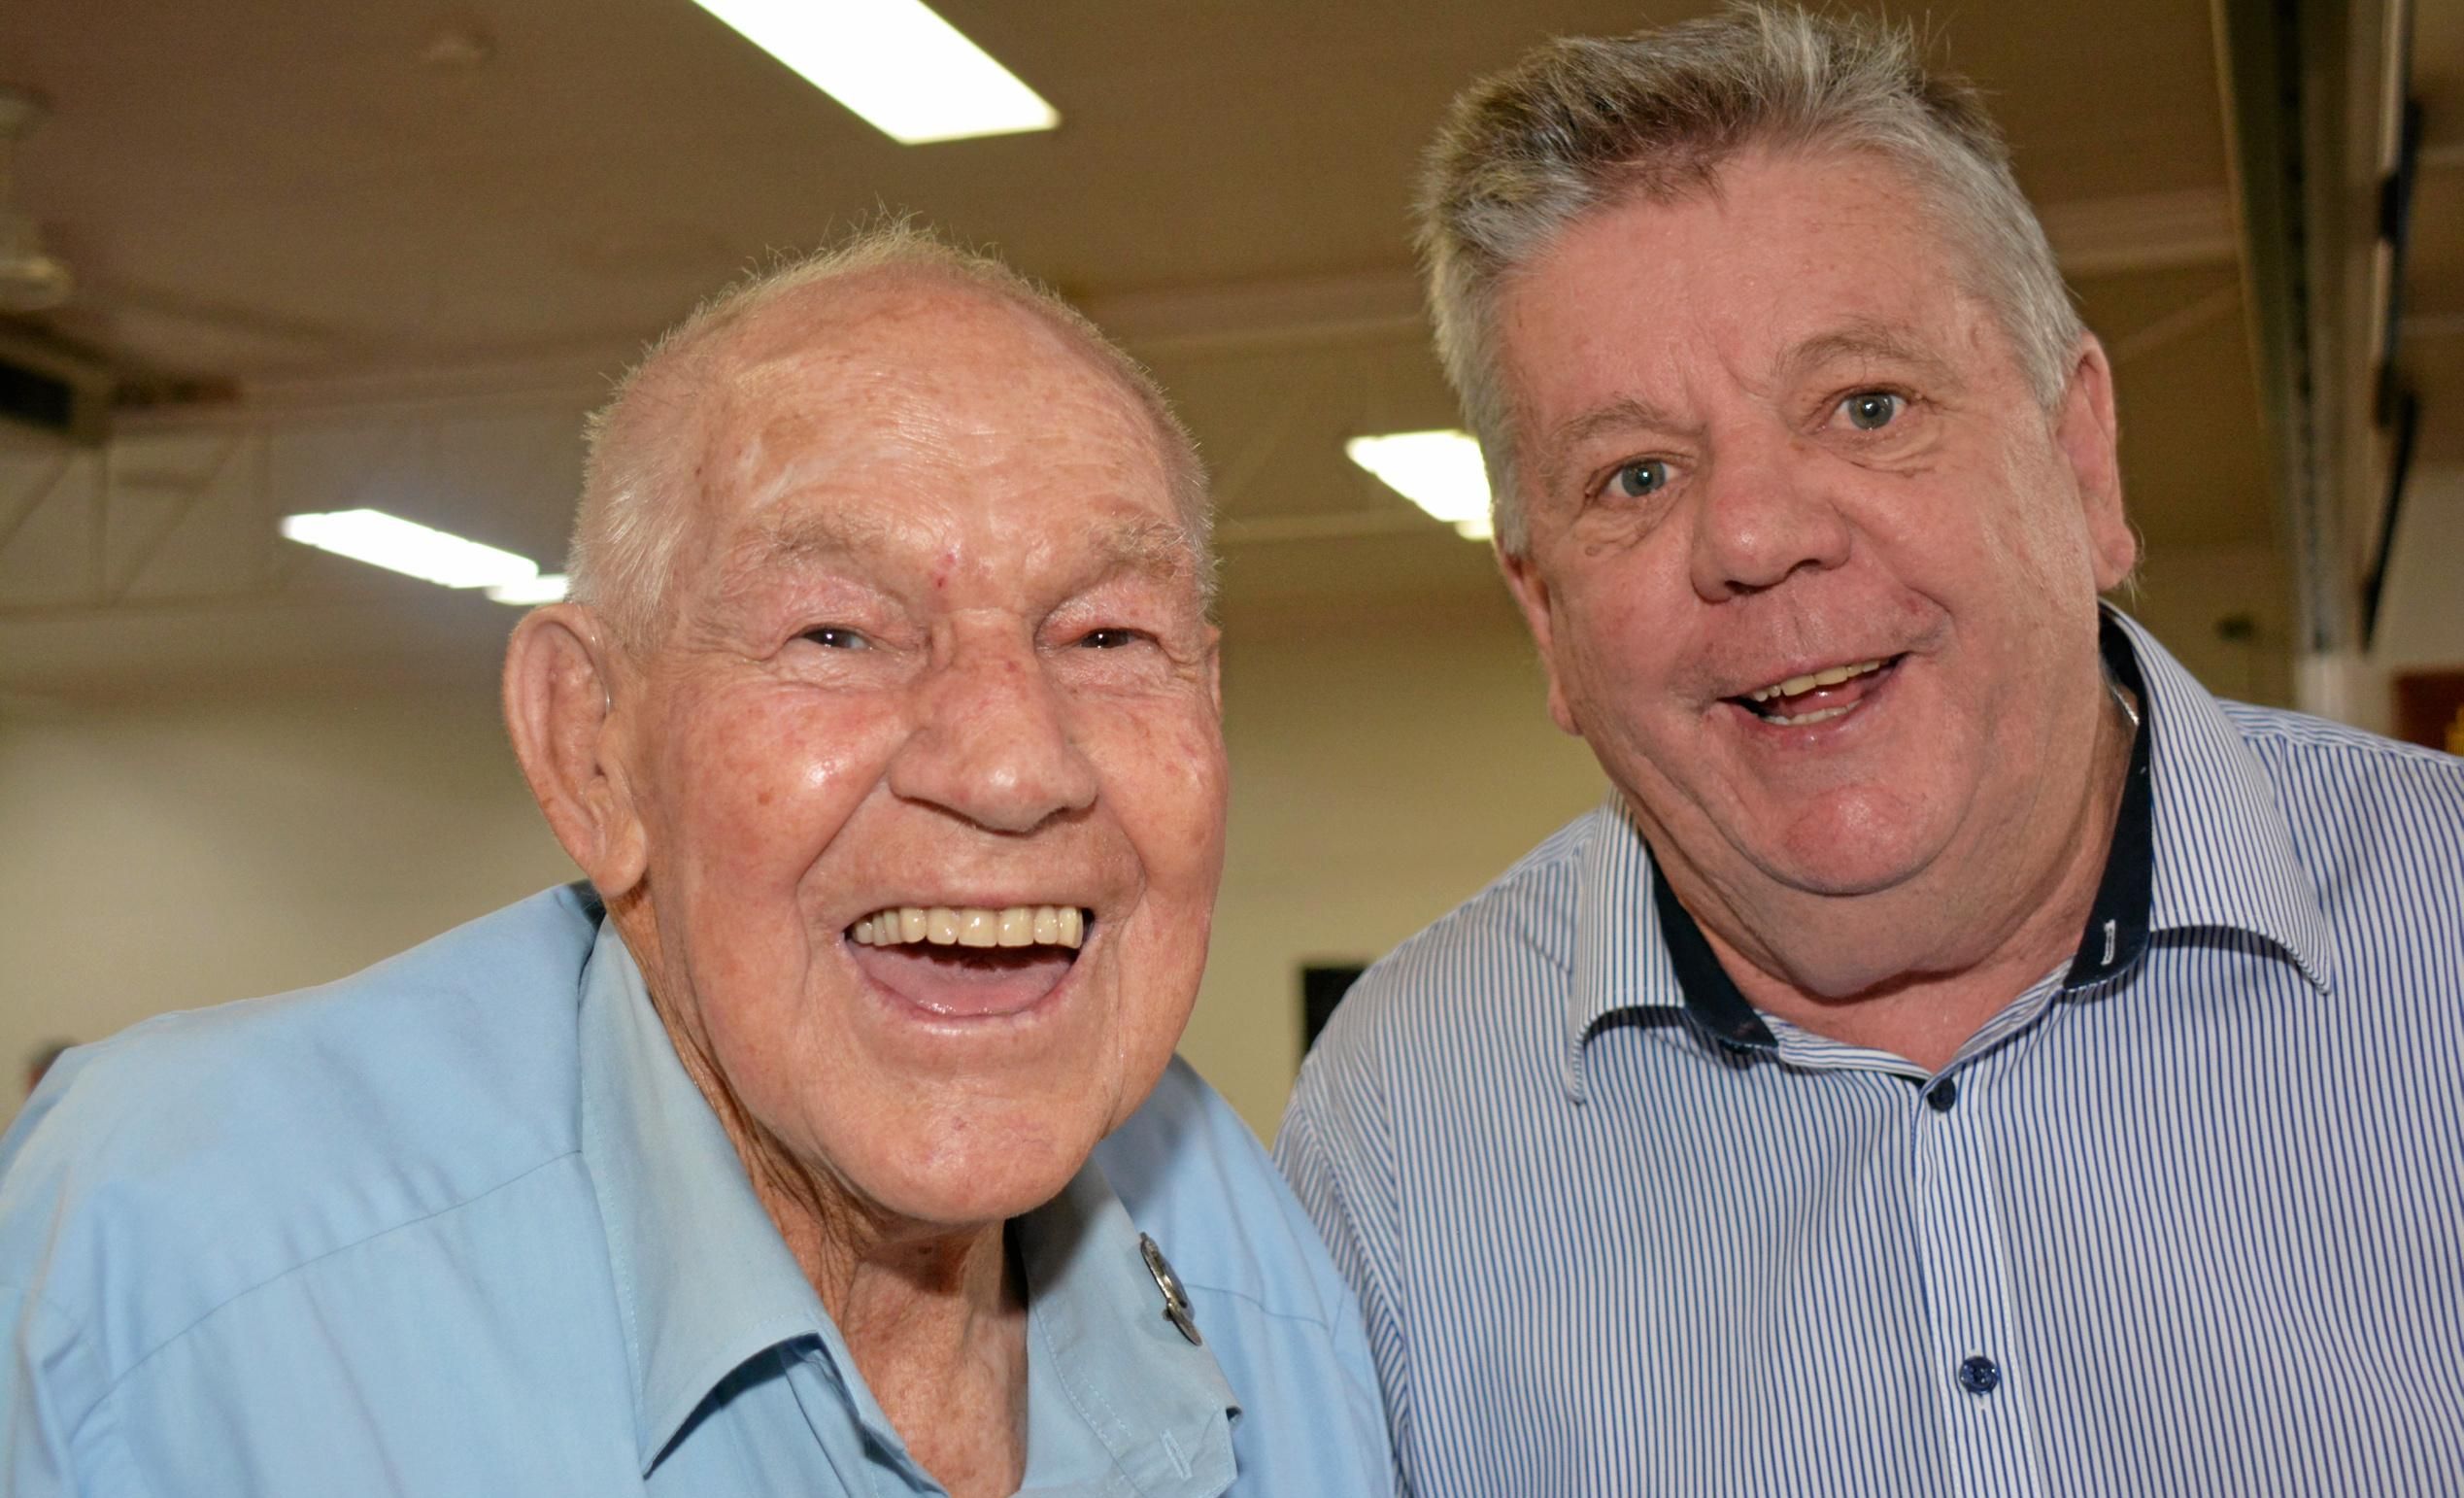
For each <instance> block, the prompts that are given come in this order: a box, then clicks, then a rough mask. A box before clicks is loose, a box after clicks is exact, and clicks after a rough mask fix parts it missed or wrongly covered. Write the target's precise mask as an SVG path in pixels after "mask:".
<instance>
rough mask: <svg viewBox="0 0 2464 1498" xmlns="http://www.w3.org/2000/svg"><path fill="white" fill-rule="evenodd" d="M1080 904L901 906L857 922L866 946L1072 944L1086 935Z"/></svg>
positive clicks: (1083, 913)
mask: <svg viewBox="0 0 2464 1498" xmlns="http://www.w3.org/2000/svg"><path fill="white" fill-rule="evenodd" d="M1086 930H1087V921H1086V913H1085V912H1084V911H1082V910H1080V909H1079V908H1078V907H1077V906H1076V905H1004V906H1002V907H1001V908H999V909H997V910H996V909H993V908H991V907H990V906H986V905H899V906H896V907H894V908H893V909H889V910H876V911H874V912H873V913H872V914H871V915H868V916H865V917H864V918H863V919H862V920H861V921H858V922H857V923H856V932H855V936H856V940H857V941H858V942H860V943H861V944H862V945H864V946H895V945H897V944H899V943H901V942H907V941H928V942H930V943H932V944H933V945H934V946H1068V947H1074V946H1076V945H1077V944H1078V943H1079V942H1080V941H1082V940H1084V939H1085V937H1086Z"/></svg>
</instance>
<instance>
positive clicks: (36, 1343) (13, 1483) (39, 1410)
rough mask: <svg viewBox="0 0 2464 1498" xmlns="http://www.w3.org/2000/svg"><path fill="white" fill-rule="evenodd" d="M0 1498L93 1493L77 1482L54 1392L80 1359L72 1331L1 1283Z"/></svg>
mask: <svg viewBox="0 0 2464 1498" xmlns="http://www.w3.org/2000/svg"><path fill="white" fill-rule="evenodd" d="M0 1338H5V1339H6V1356H5V1357H0V1498H67V1495H70V1494H76V1493H84V1492H88V1491H90V1490H91V1489H89V1488H87V1487H86V1486H84V1485H82V1484H81V1483H80V1482H79V1481H77V1479H76V1475H75V1472H74V1469H73V1465H72V1462H71V1460H70V1455H69V1431H68V1417H67V1415H66V1413H64V1412H63V1411H62V1410H61V1409H60V1407H59V1405H58V1403H57V1401H56V1389H55V1387H54V1385H55V1382H56V1380H57V1379H58V1378H59V1375H60V1370H61V1368H62V1366H63V1365H64V1364H66V1363H67V1362H68V1361H70V1360H71V1359H73V1358H75V1357H76V1356H77V1355H78V1354H77V1339H76V1329H75V1328H74V1327H73V1326H71V1325H70V1324H69V1321H68V1318H67V1317H66V1316H63V1315H61V1314H60V1313H59V1312H58V1311H54V1310H52V1309H51V1307H50V1306H48V1305H46V1304H44V1302H43V1301H42V1300H41V1299H40V1298H39V1297H37V1296H36V1295H35V1294H34V1292H33V1291H31V1290H21V1289H16V1288H13V1287H9V1286H0Z"/></svg>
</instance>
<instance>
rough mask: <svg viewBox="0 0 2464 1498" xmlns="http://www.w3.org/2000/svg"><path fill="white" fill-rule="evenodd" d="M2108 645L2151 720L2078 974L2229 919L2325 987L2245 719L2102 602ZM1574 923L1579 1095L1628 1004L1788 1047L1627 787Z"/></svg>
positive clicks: (2285, 837) (2116, 672) (1604, 830)
mask: <svg viewBox="0 0 2464 1498" xmlns="http://www.w3.org/2000/svg"><path fill="white" fill-rule="evenodd" d="M2098 644H2099V649H2100V650H2101V652H2102V653H2103V656H2104V660H2105V665H2106V669H2107V671H2108V672H2109V673H2110V676H2111V678H2112V679H2113V680H2114V681H2115V682H2117V683H2118V684H2119V685H2120V686H2122V687H2124V688H2126V689H2128V690H2129V691H2130V693H2131V694H2132V696H2133V697H2135V698H2137V699H2138V701H2139V704H2140V708H2139V720H2140V721H2139V725H2138V730H2137V732H2136V733H2135V734H2134V735H2133V738H2132V743H2131V758H2130V769H2129V772H2128V775H2127V778H2126V779H2125V780H2124V783H2123V788H2122V802H2121V805H2120V807H2119V808H2118V810H2117V811H2116V813H2115V818H2114V830H2113V842H2112V846H2111V849H2110V851H2109V852H2108V853H2107V855H2106V861H2105V870H2104V874H2103V876H2102V877H2101V878H2100V879H2099V880H2098V884H2097V891H2096V899H2095V902H2094V903H2093V904H2092V905H2091V906H2090V910H2089V915H2088V920H2087V923H2086V925H2085V927H2084V928H2083V930H2082V931H2081V933H2080V936H2079V944H2078V947H2077V949H2076V951H2075V952H2074V954H2073V956H2072V960H2071V965H2070V969H2069V970H2068V972H2067V973H2066V974H2065V976H2064V979H2063V985H2064V987H2066V988H2076V987H2080V986H2084V985H2086V984H2089V983H2093V982H2098V981H2101V980H2103V979H2105V978H2107V977H2110V976H2111V975H2112V974H2114V973H2117V972H2120V971H2123V970H2127V969H2128V968H2129V967H2130V966H2131V965H2132V964H2133V963H2134V962H2136V961H2137V960H2138V958H2139V957H2140V955H2141V954H2142V953H2143V951H2144V950H2145V948H2146V944H2147V937H2148V935H2149V933H2150V932H2153V931H2167V930H2177V929H2181V928H2187V927H2225V928H2230V929H2233V930H2239V931H2247V932H2252V933H2255V934H2257V935H2259V936H2264V937H2266V938H2267V939H2268V940H2269V941H2271V942H2272V943H2274V944H2275V945H2277V946H2278V947H2279V948H2281V949H2282V950H2283V951H2284V952H2285V953H2286V954H2287V955H2288V956H2290V957H2291V958H2292V960H2293V961H2294V963H2295V964H2296V965H2297V966H2298V967H2299V968H2300V969H2301V970H2302V972H2303V973H2304V974H2305V975H2306V976H2307V977H2308V978H2309V979H2310V980H2311V982H2312V984H2314V985H2316V986H2317V987H2319V988H2320V989H2322V990H2323V989H2325V988H2326V986H2327V983H2328V974H2329V972H2330V971H2331V964H2332V961H2333V949H2332V937H2331V936H2330V934H2329V929H2328V925H2327V918H2326V914H2325V912H2324V911H2323V910H2322V909H2321V908H2320V906H2319V902H2318V895H2317V891H2316V889H2315V888H2314V887H2313V886H2312V883H2311V881H2310V878H2309V875H2308V874H2307V873H2306V872H2305V871H2304V870H2303V868H2302V866H2301V864H2300V861H2299V860H2298V859H2297V858H2296V856H2295V854H2294V850H2293V843H2292V830H2291V828H2290V826H2289V825H2288V824H2287V823H2286V821H2285V818H2284V813H2283V811H2282V809H2281V808H2280V807H2279V806H2278V804H2277V802H2276V798H2275V793H2274V790H2273V789H2272V787H2271V784H2270V782H2269V780H2268V778H2267V775H2266V773H2265V771H2264V770H2263V769H2262V768H2261V767H2260V766H2259V764H2258V762H2257V760H2256V758H2255V757H2253V756H2252V755H2251V753H2250V751H2249V748H2248V746H2247V745H2246V744H2245V742H2244V741H2243V738H2242V735H2241V733H2240V732H2239V731H2238V730H2236V729H2235V728H2234V726H2233V723H2232V721H2231V720H2230V719H2228V718H2227V717H2226V716H2225V715H2224V711H2223V709H2222V708H2221V707H2220V706H2218V704H2217V702H2216V700H2215V698H2212V697H2211V696H2210V695H2209V694H2208V693H2207V692H2206V691H2205V690H2204V689H2202V688H2201V687H2200V686H2199V685H2198V683H2197V682H2196V681H2195V680H2193V679H2192V678H2191V676H2190V674H2189V672H2188V671H2186V670H2184V669H2183V668H2182V666H2181V664H2180V663H2179V662H2177V661H2176V660H2174V658H2173V657H2172V656H2171V655H2169V654H2167V653H2166V651H2165V649H2164V647H2163V646H2161V645H2159V644H2157V643H2156V641H2155V639H2154V637H2153V636H2151V635H2149V634H2148V633H2147V631H2146V630H2143V629H2141V628H2140V627H2139V625H2138V624H2136V623H2135V622H2133V621H2132V620H2130V619H2129V618H2127V617H2125V616H2124V615H2123V614H2122V613H2121V612H2120V611H2118V610H2115V609H2112V608H2110V607H2109V608H2106V609H2104V610H2103V611H2102V619H2101V624H2100V629H2099V636H2098ZM1574 932H1575V942H1574V970H1573V976H1572V983H1571V986H1570V995H1569V998H1570V1013H1569V1018H1570V1021H1571V1030H1572V1035H1571V1038H1570V1043H1569V1045H1568V1049H1567V1056H1566V1075H1565V1081H1566V1085H1567V1088H1568V1091H1569V1093H1570V1096H1572V1097H1573V1098H1575V1099H1576V1100H1577V1101H1579V1100H1580V1099H1581V1098H1582V1096H1583V1091H1584V1087H1583V1072H1582V1047H1583V1044H1584V1042H1586V1041H1587V1040H1588V1039H1589V1038H1591V1036H1592V1035H1593V1034H1594V1033H1596V1032H1597V1031H1598V1029H1599V1028H1600V1027H1601V1026H1602V1025H1603V1023H1604V1022H1606V1021H1608V1020H1609V1019H1611V1018H1612V1017H1614V1016H1616V1015H1618V1014H1620V1013H1621V1012H1626V1011H1650V1010H1670V1009H1674V1010H1681V1011H1683V1012H1684V1013H1685V1014H1686V1015H1688V1016H1689V1017H1690V1018H1691V1019H1692V1020H1693V1021H1694V1022H1695V1023H1697V1024H1698V1025H1700V1026H1701V1027H1702V1028H1703V1030H1704V1031H1705V1033H1707V1034H1708V1035H1709V1036H1711V1037H1712V1038H1714V1039H1716V1040H1719V1041H1721V1042H1723V1043H1724V1044H1726V1045H1728V1046H1731V1047H1735V1048H1738V1049H1740V1050H1753V1051H1769V1050H1771V1049H1772V1048H1774V1046H1775V1045H1776V1043H1777V1042H1776V1040H1775V1038H1773V1036H1772V1032H1771V1027H1770V1026H1769V1025H1767V1024H1765V1023H1764V1021H1763V1018H1762V1016H1761V1015H1760V1014H1758V1013H1756V1012H1755V1010H1754V1007H1753V1005H1752V1004H1748V1003H1747V1002H1746V1001H1745V997H1744V996H1743V995H1742V994H1740V993H1739V992H1738V989H1737V985H1736V984H1735V983H1734V982H1733V981H1731V980H1730V978H1729V975H1728V972H1727V970H1724V969H1723V968H1721V966H1720V964H1719V959H1718V958H1717V957H1716V956H1715V955H1714V954H1713V953H1712V951H1711V948H1710V943H1709V942H1708V941H1707V940H1706V939H1705V937H1704V936H1703V932H1702V928H1701V927H1699V926H1698V925H1696V923H1695V921H1694V918H1693V917H1692V916H1691V915H1689V914H1687V913H1686V910H1685V908H1684V906H1683V905H1681V904H1679V903H1678V902H1677V900H1676V897H1675V896H1674V894H1672V893H1671V891H1670V889H1669V885H1668V881H1667V880H1665V879H1663V878H1661V877H1660V875H1659V868H1658V866H1657V865H1656V864H1655V863H1654V862H1653V860H1652V857H1651V850H1650V847H1649V845H1648V844H1647V843H1646V842H1645V841H1644V840H1643V837H1642V834H1641V831H1640V830H1639V829H1638V828H1637V827H1636V826H1635V824H1634V820H1633V818H1632V816H1631V814H1630V813H1629V812H1628V811H1627V809H1626V807H1625V803H1624V800H1623V798H1622V797H1621V796H1620V795H1619V794H1618V793H1617V792H1615V791H1613V790H1612V791H1611V792H1610V794H1609V798H1608V802H1607V804H1605V805H1603V807H1602V808H1601V809H1600V810H1599V811H1598V812H1596V813H1594V826H1593V835H1592V837H1591V839H1590V841H1589V844H1588V846H1587V847H1586V849H1585V851H1584V854H1583V864H1582V869H1581V875H1580V878H1579V880H1578V883H1577V890H1576V895H1575V910H1574Z"/></svg>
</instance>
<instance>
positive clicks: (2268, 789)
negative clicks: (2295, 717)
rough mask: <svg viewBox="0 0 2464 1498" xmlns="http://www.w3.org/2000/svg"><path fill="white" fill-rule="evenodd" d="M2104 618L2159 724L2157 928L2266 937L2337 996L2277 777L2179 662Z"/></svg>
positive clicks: (2321, 912) (2322, 917)
mask: <svg viewBox="0 0 2464 1498" xmlns="http://www.w3.org/2000/svg"><path fill="white" fill-rule="evenodd" d="M2105 618H2106V625H2107V629H2108V630H2109V632H2113V631H2117V632H2119V633H2120V634H2121V635H2122V636H2123V638H2124V639H2125V640H2126V642H2127V646H2128V649H2129V650H2130V651H2131V652H2132V653H2133V654H2135V656H2136V657H2137V661H2138V664H2139V666H2140V668H2141V672H2142V674H2143V678H2144V681H2145V691H2144V692H2143V693H2142V694H2141V697H2142V700H2143V702H2145V704H2146V706H2145V708H2144V711H2145V713H2146V716H2147V717H2148V719H2149V721H2151V722H2152V723H2154V724H2155V725H2157V728H2158V732H2157V733H2156V734H2155V755H2154V765H2153V782H2154V783H2153V787H2152V791H2153V796H2154V800H2155V808H2156V818H2155V849H2154V868H2153V869H2152V870H2151V878H2150V881H2149V882H2150V884H2151V886H2152V893H2151V899H2150V906H2151V908H2150V912H2149V917H2148V919H2149V925H2150V926H2151V927H2152V928H2153V929H2154V930H2156V931H2178V930H2185V929H2193V928H2202V927H2204V928H2209V929H2217V928H2221V929H2224V930H2230V931H2242V932H2248V933H2251V934H2253V935H2256V936H2263V937H2265V938H2266V939H2267V940H2268V941H2269V942H2270V943H2272V944H2273V945H2275V946H2276V947H2277V948H2278V950H2280V951H2282V952H2283V953H2284V955H2285V956H2287V957H2289V958H2290V959H2292V962H2293V964H2294V966H2296V967H2298V968H2299V969H2300V970H2301V971H2302V975H2303V976H2304V977H2306V978H2308V979H2309V980H2310V982H2311V985H2312V987H2314V988H2316V989H2317V990H2318V991H2319V992H2321V993H2325V992H2328V991H2329V990H2330V989H2331V988H2332V987H2333V985H2334V981H2335V970H2336V942H2335V936H2334V934H2333V931H2332V929H2331V928H2330V927H2329V925H2328V921H2327V912H2326V909H2325V907H2324V906H2322V905H2321V904H2320V903H2319V899H2318V886H2317V885H2316V884H2315V883H2314V882H2313V881H2312V877H2311V874H2310V872H2309V870H2308V869H2307V868H2304V867H2303V864H2302V861H2301V857H2300V854H2299V853H2298V852H2297V851H2296V849H2295V847H2294V845H2293V828H2292V824H2291V823H2290V822H2289V821H2288V820H2287V819H2286V818H2285V815H2284V808H2283V806H2282V805H2281V804H2280V803H2278V800H2277V792H2276V786H2275V783H2274V782H2273V781H2272V780H2271V779H2270V778H2269V776H2268V773H2267V770H2266V768H2265V767H2264V766H2261V765H2260V764H2259V761H2258V756H2256V755H2254V754H2252V753H2251V752H2250V746H2249V743H2248V741H2247V740H2246V739H2245V737H2244V736H2243V733H2242V731H2241V729H2240V728H2238V727H2236V726H2235V724H2234V722H2233V720H2232V719H2231V718H2230V717H2228V716H2227V715H2226V713H2225V710H2224V707H2223V704H2221V703H2219V702H2218V701H2217V700H2216V699H2215V698H2213V697H2211V696H2210V695H2209V693H2208V692H2207V690H2206V689H2205V688H2203V687H2201V686H2200V685H2199V683H2198V682H2197V681H2196V680H2194V679H2193V678H2192V677H2191V675H2190V672H2189V671H2188V670H2186V669H2184V668H2183V666H2182V664H2181V663H2180V662H2178V661H2176V660H2175V659H2174V658H2173V656H2172V655H2171V654H2170V653H2168V652H2167V651H2166V650H2165V648H2164V647H2163V646H2162V645H2159V644H2158V643H2156V640H2155V637H2154V636H2153V635H2150V634H2149V633H2148V632H2147V631H2146V630H2143V629H2141V628H2140V627H2139V625H2138V623H2137V622H2136V621H2134V620H2131V619H2129V618H2126V617H2125V616H2123V615H2122V614H2121V613H2119V612H2118V611H2115V610H2111V609H2109V610H2107V611H2106V615H2105Z"/></svg>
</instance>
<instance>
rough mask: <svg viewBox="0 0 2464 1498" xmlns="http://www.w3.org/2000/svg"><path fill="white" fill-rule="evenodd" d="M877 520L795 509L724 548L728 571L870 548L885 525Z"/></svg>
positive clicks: (820, 558) (859, 552) (824, 558)
mask: <svg viewBox="0 0 2464 1498" xmlns="http://www.w3.org/2000/svg"><path fill="white" fill-rule="evenodd" d="M885 529H887V528H886V527H885V526H883V525H882V524H881V523H880V522H879V521H878V520H876V519H873V518H870V517H866V516H861V515H850V514H847V513H845V512H843V511H837V510H798V511H795V512H793V513H791V514H788V515H785V516H783V517H780V518H778V519H776V520H772V521H770V522H768V523H766V524H764V525H762V526H761V527H760V528H759V529H757V530H755V531H754V532H753V533H752V534H751V535H748V536H746V537H744V538H743V539H741V540H739V541H738V542H737V543H736V544H735V545H734V546H732V547H730V548H729V549H728V551H729V555H728V559H727V570H728V572H729V573H731V574H739V575H740V574H747V573H756V574H758V573H760V572H764V571H767V570H769V569H770V568H771V567H774V566H778V565H781V564H783V563H785V564H792V563H795V562H827V561H835V560H838V559H840V558H844V557H853V556H861V555H862V554H864V553H865V552H869V551H872V550H874V549H875V548H876V547H877V546H878V544H879V542H880V540H881V537H882V533H883V531H884V530H885Z"/></svg>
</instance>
